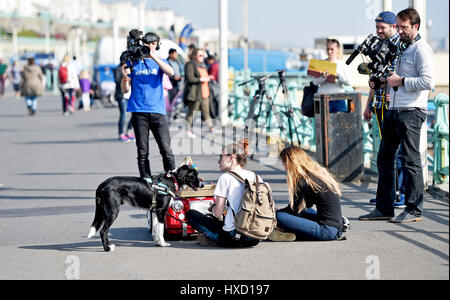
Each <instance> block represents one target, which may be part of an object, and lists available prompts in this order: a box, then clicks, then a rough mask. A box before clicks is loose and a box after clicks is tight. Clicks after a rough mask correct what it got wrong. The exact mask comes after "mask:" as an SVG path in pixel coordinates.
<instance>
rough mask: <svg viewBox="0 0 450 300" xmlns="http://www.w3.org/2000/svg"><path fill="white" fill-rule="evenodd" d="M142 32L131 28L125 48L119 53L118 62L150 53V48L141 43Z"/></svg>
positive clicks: (142, 56) (138, 58)
mask: <svg viewBox="0 0 450 300" xmlns="http://www.w3.org/2000/svg"><path fill="white" fill-rule="evenodd" d="M142 34H143V32H142V31H140V30H138V29H133V30H131V31H130V32H129V33H128V37H127V50H126V51H124V52H123V53H122V54H121V55H120V64H124V63H126V62H127V61H128V60H131V61H137V60H140V59H143V58H144V57H147V56H148V55H149V54H150V48H149V47H147V46H144V45H142V42H143V41H145V40H143V39H142V38H141V36H142Z"/></svg>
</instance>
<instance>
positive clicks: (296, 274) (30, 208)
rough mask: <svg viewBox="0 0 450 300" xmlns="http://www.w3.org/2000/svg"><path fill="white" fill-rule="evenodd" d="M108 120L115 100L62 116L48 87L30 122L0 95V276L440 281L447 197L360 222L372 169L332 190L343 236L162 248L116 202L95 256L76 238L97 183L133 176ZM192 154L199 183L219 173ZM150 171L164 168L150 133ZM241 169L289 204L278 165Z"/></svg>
mask: <svg viewBox="0 0 450 300" xmlns="http://www.w3.org/2000/svg"><path fill="white" fill-rule="evenodd" d="M118 115H119V112H118V109H117V108H116V107H111V108H99V107H94V108H93V109H92V110H91V111H90V112H84V111H76V112H75V114H73V115H70V116H65V117H64V116H63V115H62V110H61V104H60V98H59V95H53V94H51V93H49V94H46V95H45V96H43V97H40V98H39V108H38V111H37V114H36V115H35V116H33V117H30V116H28V114H27V110H26V107H25V103H24V100H23V99H14V98H13V96H12V94H11V93H9V94H8V95H7V97H6V98H1V99H0V141H1V142H0V143H1V146H0V228H1V231H0V232H1V233H0V237H1V238H0V266H1V268H0V279H158V280H160V279H207V280H211V279H218V280H220V279H226V280H230V279H233V280H238V279H255V280H266V279H271V280H278V279H294V280H299V279H361V280H365V279H447V280H448V279H449V209H448V199H445V198H443V197H442V195H440V194H439V193H431V194H430V193H426V194H425V203H424V209H425V210H424V220H423V222H419V223H410V224H403V225H402V224H393V223H389V222H385V221H381V222H362V221H358V220H357V218H358V216H359V215H361V214H365V213H367V212H369V211H371V210H372V209H373V206H372V205H370V204H369V199H370V198H373V197H374V195H375V192H376V177H374V176H366V180H365V181H364V182H361V183H346V184H343V185H342V187H343V196H342V210H343V213H344V215H345V216H347V217H348V218H349V220H350V222H351V228H350V232H349V234H348V239H347V240H346V241H333V242H289V243H275V242H269V241H266V242H263V243H260V244H259V245H258V246H257V247H254V248H251V249H221V248H214V247H203V246H200V245H198V244H196V242H195V240H181V241H171V243H172V247H170V248H161V247H157V246H155V244H154V243H153V241H152V238H151V235H150V234H149V232H148V230H147V220H146V218H145V211H143V210H139V209H134V208H131V207H129V206H123V207H122V210H121V212H120V215H119V217H118V219H117V221H116V222H115V223H114V225H113V227H112V229H111V240H112V241H113V243H114V244H116V246H117V247H116V251H115V252H112V253H105V252H104V251H103V248H102V246H101V241H100V237H99V236H98V234H97V235H95V236H94V237H93V238H92V239H90V240H87V239H86V236H87V234H88V231H89V227H90V225H91V222H92V220H93V217H94V209H95V205H94V195H95V190H96V188H97V186H98V184H100V183H101V182H102V181H103V180H105V179H106V178H108V177H110V176H116V175H131V176H137V175H138V172H137V165H136V147H135V144H134V143H121V142H119V141H118V139H117V121H118ZM171 134H172V135H176V134H179V130H178V129H177V128H172V130H171ZM185 142H186V143H187V144H185V145H189V146H188V147H195V145H196V143H198V141H196V140H194V142H192V141H191V140H189V139H188V138H187V137H186V140H185ZM191 149H194V148H191ZM185 150H186V149H185ZM188 152H189V151H185V154H189V153H188ZM191 156H192V158H193V160H194V162H195V163H196V165H197V167H198V169H199V172H200V175H201V177H202V178H203V179H204V180H205V181H213V182H214V181H216V180H217V179H218V177H219V176H220V171H219V169H218V164H217V160H218V156H217V155H215V154H214V155H213V154H211V155H205V154H203V155H202V154H193V155H191ZM183 158H184V154H180V153H179V154H177V155H176V163H177V164H179V163H180V162H181V160H182V159H183ZM151 168H152V171H153V173H159V172H161V170H162V162H161V157H160V155H159V152H158V150H157V147H156V144H155V142H154V140H153V139H152V140H151ZM248 168H249V169H251V170H254V171H256V172H258V173H259V174H260V175H261V176H262V177H263V178H264V179H265V180H266V181H267V182H269V183H270V184H271V186H272V188H273V191H274V197H275V199H276V203H277V207H284V206H286V205H287V203H288V201H287V199H288V193H287V190H286V183H285V173H284V170H283V167H282V165H281V163H280V161H277V162H276V164H274V165H262V164H261V163H260V158H258V157H257V158H256V160H254V161H250V162H249V164H248ZM447 195H448V190H447ZM396 212H397V214H398V213H400V212H401V210H397V211H396Z"/></svg>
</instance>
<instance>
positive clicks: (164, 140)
mask: <svg viewBox="0 0 450 300" xmlns="http://www.w3.org/2000/svg"><path fill="white" fill-rule="evenodd" d="M132 122H133V128H134V134H135V136H136V147H137V161H138V168H139V174H140V176H141V177H150V176H151V175H152V173H151V170H150V161H149V159H148V156H149V133H150V131H151V132H152V133H153V137H154V138H155V140H156V143H157V144H158V147H159V153H161V156H162V159H163V165H164V171H171V170H174V169H175V158H174V156H173V154H172V150H171V149H170V133H169V127H168V125H167V122H166V117H165V116H164V115H160V114H153V113H133V115H132Z"/></svg>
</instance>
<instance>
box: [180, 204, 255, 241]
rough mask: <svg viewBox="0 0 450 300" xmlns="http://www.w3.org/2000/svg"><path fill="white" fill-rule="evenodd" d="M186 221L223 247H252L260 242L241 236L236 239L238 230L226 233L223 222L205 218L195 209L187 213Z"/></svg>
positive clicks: (210, 217) (208, 217)
mask: <svg viewBox="0 0 450 300" xmlns="http://www.w3.org/2000/svg"><path fill="white" fill-rule="evenodd" d="M186 220H187V221H188V224H189V225H191V226H192V227H194V228H195V229H196V230H197V231H198V232H201V233H203V234H204V235H206V236H207V237H208V238H209V239H211V240H213V241H215V242H217V243H218V244H219V245H220V246H222V247H252V246H256V245H257V244H258V243H259V240H256V239H252V238H250V237H246V236H244V235H241V237H240V238H239V239H235V238H234V236H235V234H236V230H232V231H225V230H223V222H222V221H219V220H218V219H216V218H214V217H212V216H205V215H204V214H202V213H201V212H199V211H196V210H193V209H191V210H189V211H188V212H187V213H186Z"/></svg>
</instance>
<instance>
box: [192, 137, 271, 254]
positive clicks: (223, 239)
mask: <svg viewBox="0 0 450 300" xmlns="http://www.w3.org/2000/svg"><path fill="white" fill-rule="evenodd" d="M247 155H248V141H247V140H245V139H244V140H242V141H239V142H238V143H233V144H230V145H228V146H226V147H225V148H224V149H223V150H222V154H221V155H220V158H219V161H218V163H219V168H220V171H222V172H225V173H224V174H222V175H221V176H220V177H219V180H218V181H217V186H216V189H215V190H214V197H215V204H214V205H213V206H212V208H211V212H212V214H213V215H208V216H205V215H203V214H202V213H200V212H198V211H196V210H189V211H188V212H187V213H186V219H187V222H188V224H189V225H191V226H192V227H194V228H195V229H196V230H197V231H198V232H199V233H200V235H199V242H200V244H202V245H206V246H212V245H219V246H222V247H251V246H255V245H257V244H258V243H259V240H256V239H252V238H249V237H246V236H244V235H241V237H240V238H239V239H237V238H236V237H235V236H236V229H235V226H234V216H233V211H238V210H239V206H240V203H241V199H242V195H243V193H244V188H245V187H244V184H243V183H241V182H240V181H239V180H238V179H236V178H235V177H234V176H233V175H231V174H229V173H226V172H227V171H232V172H235V173H237V174H238V175H239V176H241V177H242V178H243V179H247V180H249V181H250V182H253V181H255V180H256V178H255V176H258V175H256V174H255V173H253V172H250V171H248V170H245V169H244V167H245V165H246V164H247ZM258 180H259V182H263V180H262V178H261V177H258ZM229 205H231V208H232V209H230V208H229V207H228V206H229ZM226 208H228V209H227V211H226V214H225V216H224V220H223V221H221V220H220V219H221V218H222V216H223V214H224V212H225V209H226Z"/></svg>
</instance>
